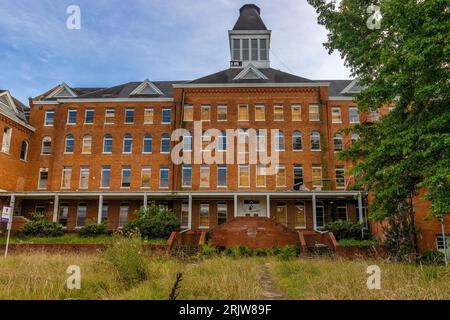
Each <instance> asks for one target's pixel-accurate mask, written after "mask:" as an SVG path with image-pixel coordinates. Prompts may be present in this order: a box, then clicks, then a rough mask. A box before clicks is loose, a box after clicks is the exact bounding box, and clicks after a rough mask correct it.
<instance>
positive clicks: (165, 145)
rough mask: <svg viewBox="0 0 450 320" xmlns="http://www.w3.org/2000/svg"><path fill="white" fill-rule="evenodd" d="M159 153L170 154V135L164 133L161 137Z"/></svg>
mask: <svg viewBox="0 0 450 320" xmlns="http://www.w3.org/2000/svg"><path fill="white" fill-rule="evenodd" d="M161 153H163V154H167V153H170V135H169V134H167V133H165V134H163V135H162V137H161Z"/></svg>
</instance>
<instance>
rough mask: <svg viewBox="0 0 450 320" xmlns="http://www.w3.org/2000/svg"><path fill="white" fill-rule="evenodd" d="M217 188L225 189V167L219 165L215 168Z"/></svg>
mask: <svg viewBox="0 0 450 320" xmlns="http://www.w3.org/2000/svg"><path fill="white" fill-rule="evenodd" d="M217 187H218V188H226V187H227V166H226V165H219V166H217Z"/></svg>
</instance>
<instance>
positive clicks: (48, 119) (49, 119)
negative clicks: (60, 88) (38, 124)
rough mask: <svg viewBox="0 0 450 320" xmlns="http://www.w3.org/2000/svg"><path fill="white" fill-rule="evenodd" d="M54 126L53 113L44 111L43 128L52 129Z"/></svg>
mask: <svg viewBox="0 0 450 320" xmlns="http://www.w3.org/2000/svg"><path fill="white" fill-rule="evenodd" d="M54 124H55V111H53V110H49V111H45V118H44V127H53V125H54Z"/></svg>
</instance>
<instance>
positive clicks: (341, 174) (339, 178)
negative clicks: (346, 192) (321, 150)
mask: <svg viewBox="0 0 450 320" xmlns="http://www.w3.org/2000/svg"><path fill="white" fill-rule="evenodd" d="M336 188H337V189H344V188H345V169H344V166H336Z"/></svg>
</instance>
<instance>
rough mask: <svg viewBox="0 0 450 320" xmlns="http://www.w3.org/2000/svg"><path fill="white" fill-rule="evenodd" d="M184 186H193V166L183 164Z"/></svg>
mask: <svg viewBox="0 0 450 320" xmlns="http://www.w3.org/2000/svg"><path fill="white" fill-rule="evenodd" d="M182 181H183V187H184V188H190V187H192V166H190V165H183V177H182Z"/></svg>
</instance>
